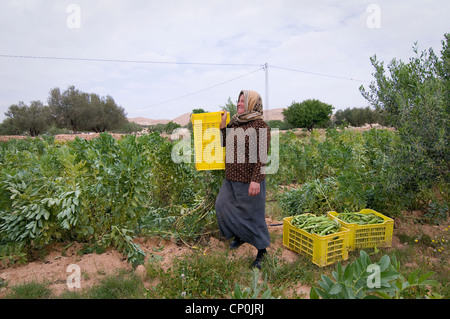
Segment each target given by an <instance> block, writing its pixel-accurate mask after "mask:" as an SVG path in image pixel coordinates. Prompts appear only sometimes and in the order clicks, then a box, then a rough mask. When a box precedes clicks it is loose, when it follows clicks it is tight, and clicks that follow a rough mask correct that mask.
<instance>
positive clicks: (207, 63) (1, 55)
mask: <svg viewBox="0 0 450 319" xmlns="http://www.w3.org/2000/svg"><path fill="white" fill-rule="evenodd" d="M0 57H1V58H15V59H34V60H63V61H85V62H113V63H140V64H177V65H183V64H185V65H203V66H242V67H254V66H261V65H262V64H248V63H209V62H182V61H176V62H174V61H149V60H125V59H100V58H75V57H56V56H35V55H12V54H0Z"/></svg>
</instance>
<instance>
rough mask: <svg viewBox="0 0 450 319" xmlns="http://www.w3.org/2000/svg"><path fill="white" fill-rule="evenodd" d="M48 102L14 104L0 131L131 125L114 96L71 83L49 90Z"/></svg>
mask: <svg viewBox="0 0 450 319" xmlns="http://www.w3.org/2000/svg"><path fill="white" fill-rule="evenodd" d="M47 103H48V105H44V103H43V102H41V101H31V102H30V104H29V105H26V104H25V103H23V102H19V103H18V104H13V105H11V106H10V107H9V108H8V110H7V111H6V112H5V115H6V119H5V120H4V121H3V123H2V124H0V134H4V135H6V134H9V135H18V134H24V133H27V134H29V135H30V136H33V137H34V136H38V135H39V134H42V133H45V132H46V131H47V130H48V129H49V128H50V127H51V126H55V127H57V128H59V129H67V130H71V131H72V132H73V133H77V132H79V131H90V132H92V131H93V132H96V133H99V132H105V131H107V130H108V131H109V130H116V129H120V128H122V127H124V126H127V125H129V123H128V120H127V117H126V113H125V110H124V108H123V107H121V106H119V105H117V103H116V102H115V101H114V99H113V98H112V97H111V96H109V95H108V96H106V97H100V96H99V95H98V94H96V93H86V92H82V91H80V90H78V89H76V88H75V86H69V87H68V88H67V89H66V90H65V91H61V90H60V89H59V88H53V89H51V90H50V93H49V97H48V99H47Z"/></svg>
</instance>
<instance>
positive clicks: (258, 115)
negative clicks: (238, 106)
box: [229, 90, 264, 126]
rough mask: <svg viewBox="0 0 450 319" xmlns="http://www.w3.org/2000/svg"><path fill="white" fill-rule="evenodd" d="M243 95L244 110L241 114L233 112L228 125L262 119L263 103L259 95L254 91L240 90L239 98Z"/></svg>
mask: <svg viewBox="0 0 450 319" xmlns="http://www.w3.org/2000/svg"><path fill="white" fill-rule="evenodd" d="M242 94H243V95H244V104H245V111H244V113H242V114H235V115H234V116H233V118H232V119H231V121H230V124H229V125H230V126H231V125H233V124H237V125H240V124H242V123H247V122H250V121H254V120H262V119H264V115H263V104H262V99H261V96H260V95H259V93H258V92H256V91H250V90H242V91H241V92H240V93H239V98H238V100H239V99H240V98H241V95H242Z"/></svg>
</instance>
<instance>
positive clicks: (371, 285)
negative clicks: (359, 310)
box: [310, 250, 438, 299]
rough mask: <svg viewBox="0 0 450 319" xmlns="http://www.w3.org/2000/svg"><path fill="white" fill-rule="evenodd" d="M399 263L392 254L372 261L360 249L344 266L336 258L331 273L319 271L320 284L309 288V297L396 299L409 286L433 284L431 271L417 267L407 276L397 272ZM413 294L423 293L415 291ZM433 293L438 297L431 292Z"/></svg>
mask: <svg viewBox="0 0 450 319" xmlns="http://www.w3.org/2000/svg"><path fill="white" fill-rule="evenodd" d="M399 268H400V264H399V262H398V261H397V259H396V258H395V256H393V258H392V259H391V258H390V257H389V256H387V255H384V256H383V257H382V258H381V259H380V260H379V261H378V262H376V263H372V261H371V260H370V257H369V255H368V254H367V253H366V252H365V251H363V250H361V251H360V256H359V257H358V258H357V259H356V260H355V261H353V262H352V263H349V264H347V265H345V266H342V264H341V263H340V262H339V263H338V264H337V265H336V268H335V271H333V274H332V277H333V278H329V277H328V276H325V275H322V276H321V280H320V281H319V282H318V285H319V287H313V288H311V291H310V297H311V299H318V298H322V299H373V298H386V299H394V298H395V299H396V298H401V297H402V296H403V295H404V294H407V293H408V292H409V291H408V290H409V289H411V288H412V287H426V286H436V285H437V282H436V281H434V280H428V278H429V277H431V276H432V275H433V274H434V273H433V272H427V273H425V274H423V275H420V271H421V270H420V269H417V270H416V271H414V272H412V273H411V274H410V275H409V276H408V277H407V279H405V278H404V277H403V276H402V275H401V274H400V273H399ZM416 297H422V296H420V295H416ZM433 297H438V296H437V295H433Z"/></svg>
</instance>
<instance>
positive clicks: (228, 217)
mask: <svg viewBox="0 0 450 319" xmlns="http://www.w3.org/2000/svg"><path fill="white" fill-rule="evenodd" d="M226 118H227V112H226V111H225V112H224V114H223V115H222V122H221V124H220V129H221V133H222V143H223V146H224V147H225V153H226V156H225V158H226V159H225V179H224V180H223V183H222V187H221V189H220V191H219V195H218V196H217V199H216V205H215V208H216V215H217V220H218V223H219V229H220V233H221V235H222V236H224V237H225V238H227V239H231V238H234V239H233V241H232V242H231V243H230V249H236V248H238V247H239V246H241V245H242V244H243V243H249V244H251V245H253V246H254V247H256V248H257V249H258V253H257V256H256V259H255V261H254V262H253V267H257V268H261V261H262V258H263V257H264V255H265V254H266V248H267V247H268V246H269V244H270V235H269V231H268V229H267V224H266V220H265V199H266V180H265V174H264V168H265V164H266V162H267V151H268V149H269V145H270V131H269V127H268V126H267V124H266V123H265V122H264V120H263V107H262V99H261V96H260V95H259V94H258V93H257V92H255V91H248V90H243V91H241V92H240V93H239V99H238V104H237V114H236V115H234V116H233V118H232V119H231V121H230V123H228V125H226Z"/></svg>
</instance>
